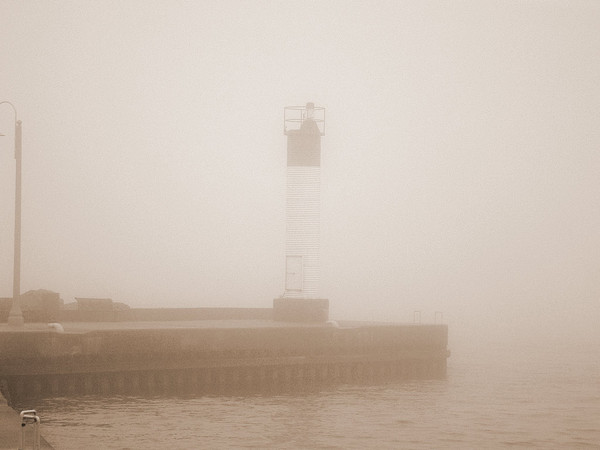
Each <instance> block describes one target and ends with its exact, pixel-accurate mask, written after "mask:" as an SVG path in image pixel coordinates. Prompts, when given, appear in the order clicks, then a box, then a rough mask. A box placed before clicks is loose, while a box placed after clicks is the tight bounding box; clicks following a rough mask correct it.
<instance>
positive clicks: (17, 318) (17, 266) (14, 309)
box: [0, 101, 25, 327]
mask: <svg viewBox="0 0 600 450" xmlns="http://www.w3.org/2000/svg"><path fill="white" fill-rule="evenodd" d="M3 104H7V105H10V107H11V108H12V109H13V112H14V113H15V161H16V167H15V251H14V259H13V262H14V265H13V299H12V306H11V308H10V312H9V314H8V325H10V326H13V327H23V326H24V324H25V320H24V319H23V311H21V142H22V141H21V121H20V120H17V109H16V108H15V106H14V105H13V104H12V103H10V102H7V101H3V102H0V105H3Z"/></svg>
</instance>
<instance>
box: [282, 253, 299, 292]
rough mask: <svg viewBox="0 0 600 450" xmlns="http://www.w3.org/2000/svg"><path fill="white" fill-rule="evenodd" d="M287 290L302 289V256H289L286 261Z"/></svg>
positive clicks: (296, 290)
mask: <svg viewBox="0 0 600 450" xmlns="http://www.w3.org/2000/svg"><path fill="white" fill-rule="evenodd" d="M285 290H286V291H295V292H301V291H302V256H287V257H286V263H285Z"/></svg>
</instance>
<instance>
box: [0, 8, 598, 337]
mask: <svg viewBox="0 0 600 450" xmlns="http://www.w3.org/2000/svg"><path fill="white" fill-rule="evenodd" d="M0 12H1V13H0V64H1V70H0V101H3V100H6V101H10V102H12V103H13V104H14V105H15V106H16V108H17V111H18V118H19V119H20V120H22V121H23V203H22V205H23V206H22V207H23V218H22V230H23V231H22V269H21V273H22V281H21V292H26V291H28V290H31V289H41V288H42V289H50V290H52V291H55V292H59V293H60V294H61V297H62V298H63V299H64V300H65V302H71V301H74V297H76V296H77V297H110V298H112V299H113V300H114V301H117V302H124V303H127V304H129V305H130V306H132V307H153V306H165V307H175V306H181V307H184V306H185V307H192V306H194V307H200V306H240V307H255V306H256V307H268V306H270V305H271V303H272V300H273V298H275V297H278V296H279V295H280V294H281V293H282V292H283V289H284V275H285V267H284V265H285V253H284V239H285V148H286V147H285V143H286V141H285V136H284V135H283V123H282V118H283V117H282V116H283V108H284V106H288V105H302V104H305V103H306V102H308V101H313V102H315V103H316V104H317V105H318V106H322V107H325V108H326V111H327V113H326V120H327V134H326V136H324V137H323V140H322V144H323V154H322V171H321V183H322V186H321V195H322V197H321V289H320V291H321V296H322V297H325V298H328V299H329V300H330V304H331V314H330V315H331V317H332V318H333V319H368V320H397V321H407V320H408V321H410V320H412V317H413V311H415V310H419V311H421V312H422V317H423V321H428V322H431V321H433V318H434V314H435V312H436V311H442V312H443V314H444V321H445V322H447V323H448V324H449V325H450V329H451V335H452V333H453V332H454V333H460V332H461V331H460V330H466V331H464V332H469V333H475V335H476V334H477V333H481V334H482V333H498V334H499V335H502V334H504V335H515V334H518V335H527V334H528V333H531V336H533V337H536V336H540V337H542V336H546V335H548V334H554V335H555V336H557V337H558V338H560V337H561V336H578V337H584V338H587V337H589V338H593V339H598V338H600V331H599V328H598V326H597V321H598V318H600V252H599V251H598V250H599V249H600V233H599V231H598V230H599V229H600V183H599V181H598V174H599V173H600V171H599V169H600V152H599V150H600V126H599V124H600V85H599V83H598V80H600V61H599V59H598V54H600V32H599V31H598V30H600V4H599V3H597V2H593V1H579V2H566V1H547V2H537V1H462V2H441V1H439V2H438V1H404V2H396V1H390V2H388V1H378V2H346V1H343V2H342V1H332V2H300V3H298V2H266V1H253V2H235V1H226V2H184V1H168V2H167V1H124V2H122V1H103V2H92V1H83V2H81V1H58V2H44V1H13V0H0ZM0 133H2V134H5V135H6V136H5V137H0V180H1V183H2V185H1V188H0V211H1V214H2V217H4V218H6V220H2V222H1V223H0V297H1V296H6V297H9V296H11V295H12V261H13V259H12V258H13V223H14V222H13V221H14V216H13V212H14V159H13V112H12V110H11V109H10V108H8V107H6V105H1V106H0Z"/></svg>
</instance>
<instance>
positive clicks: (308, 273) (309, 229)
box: [284, 166, 321, 298]
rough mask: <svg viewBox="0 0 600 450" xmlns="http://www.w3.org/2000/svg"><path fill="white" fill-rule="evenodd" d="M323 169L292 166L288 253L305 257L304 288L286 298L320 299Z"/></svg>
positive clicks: (287, 199) (289, 189)
mask: <svg viewBox="0 0 600 450" xmlns="http://www.w3.org/2000/svg"><path fill="white" fill-rule="evenodd" d="M320 209H321V168H320V167H315V166H310V167H306V166H288V168H287V192H286V211H285V212H286V240H285V243H286V245H285V254H286V257H287V256H292V257H294V256H301V257H302V278H303V279H302V289H301V290H289V289H287V287H286V290H285V294H284V297H295V298H318V290H319V278H320V263H321V261H320V257H321V255H320V228H321V223H320V216H321V214H320Z"/></svg>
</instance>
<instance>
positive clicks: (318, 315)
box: [273, 297, 329, 323]
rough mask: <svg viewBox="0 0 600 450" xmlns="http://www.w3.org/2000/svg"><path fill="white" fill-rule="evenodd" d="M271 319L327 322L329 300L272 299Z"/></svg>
mask: <svg viewBox="0 0 600 450" xmlns="http://www.w3.org/2000/svg"><path fill="white" fill-rule="evenodd" d="M273 320H276V321H280V322H311V323H323V322H327V321H328V320H329V300H328V299H326V298H283V297H280V298H276V299H274V300H273Z"/></svg>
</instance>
